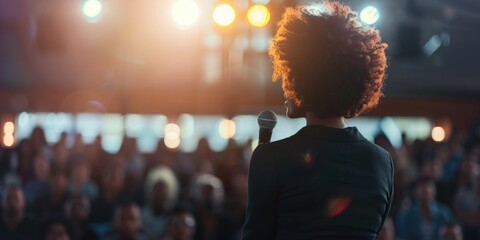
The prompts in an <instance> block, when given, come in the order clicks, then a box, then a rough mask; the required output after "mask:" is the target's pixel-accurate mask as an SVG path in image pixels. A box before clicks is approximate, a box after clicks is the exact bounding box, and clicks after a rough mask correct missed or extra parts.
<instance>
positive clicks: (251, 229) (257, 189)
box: [243, 145, 277, 240]
mask: <svg viewBox="0 0 480 240" xmlns="http://www.w3.org/2000/svg"><path fill="white" fill-rule="evenodd" d="M265 147H266V146H265V145H260V146H259V147H257V149H255V151H254V152H253V154H252V158H251V160H250V168H249V173H248V205H247V215H246V220H245V225H244V227H243V240H253V239H262V240H269V239H275V234H276V206H277V192H276V188H277V187H276V181H277V180H276V178H277V176H276V174H277V173H276V170H275V167H274V162H273V161H272V157H271V156H270V154H268V153H267V151H266V149H265Z"/></svg>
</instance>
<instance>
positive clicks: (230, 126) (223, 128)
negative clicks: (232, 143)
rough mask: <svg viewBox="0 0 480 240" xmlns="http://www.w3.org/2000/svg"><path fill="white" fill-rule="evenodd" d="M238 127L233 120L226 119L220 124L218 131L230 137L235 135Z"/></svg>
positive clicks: (225, 136) (221, 134) (223, 135)
mask: <svg viewBox="0 0 480 240" xmlns="http://www.w3.org/2000/svg"><path fill="white" fill-rule="evenodd" d="M236 128H237V127H236V125H235V122H234V121H233V120H230V119H224V120H222V121H221V122H220V125H219V126H218V131H219V132H220V136H222V137H223V138H226V139H229V138H232V137H233V136H235V132H236Z"/></svg>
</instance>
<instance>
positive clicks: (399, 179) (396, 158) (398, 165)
mask: <svg viewBox="0 0 480 240" xmlns="http://www.w3.org/2000/svg"><path fill="white" fill-rule="evenodd" d="M373 142H374V143H375V144H377V145H378V146H380V147H382V148H383V149H385V150H387V151H388V152H389V153H390V155H391V156H392V160H393V163H394V166H395V169H394V176H395V178H394V179H393V186H394V189H395V194H394V195H393V200H392V207H391V215H392V216H396V214H397V212H398V210H399V209H400V208H401V205H402V202H403V199H404V198H405V197H406V193H407V188H408V183H409V182H410V180H412V179H411V178H412V176H410V175H409V172H408V170H409V168H410V166H409V159H408V156H406V155H405V154H404V152H403V151H402V152H401V151H400V150H399V149H397V148H395V147H394V146H393V144H392V143H391V141H390V139H388V137H387V135H385V134H384V133H379V134H377V135H376V136H375V138H374V141H373ZM402 148H403V147H402Z"/></svg>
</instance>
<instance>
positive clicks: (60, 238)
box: [45, 223, 70, 240]
mask: <svg viewBox="0 0 480 240" xmlns="http://www.w3.org/2000/svg"><path fill="white" fill-rule="evenodd" d="M45 240H70V236H68V232H67V229H66V228H65V226H63V225H62V224H60V223H54V224H52V225H50V226H49V227H48V231H47V235H46V238H45Z"/></svg>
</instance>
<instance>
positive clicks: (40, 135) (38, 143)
mask: <svg viewBox="0 0 480 240" xmlns="http://www.w3.org/2000/svg"><path fill="white" fill-rule="evenodd" d="M30 139H31V140H32V146H33V151H34V152H35V153H40V152H49V151H50V146H49V145H48V143H47V139H46V138H45V131H43V128H41V127H40V126H36V127H35V128H33V130H32V134H31V135H30Z"/></svg>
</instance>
